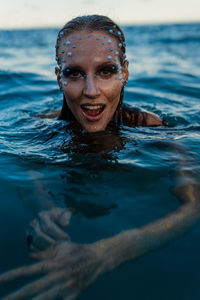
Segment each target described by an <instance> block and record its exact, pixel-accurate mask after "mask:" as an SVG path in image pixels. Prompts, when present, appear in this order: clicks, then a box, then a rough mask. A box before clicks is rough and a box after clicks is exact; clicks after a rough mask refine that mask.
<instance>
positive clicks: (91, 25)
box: [56, 15, 126, 123]
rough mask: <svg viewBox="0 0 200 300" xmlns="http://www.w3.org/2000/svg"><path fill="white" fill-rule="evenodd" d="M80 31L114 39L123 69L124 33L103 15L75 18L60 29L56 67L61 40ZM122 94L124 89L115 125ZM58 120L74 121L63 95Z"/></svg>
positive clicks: (124, 53) (124, 58) (119, 119)
mask: <svg viewBox="0 0 200 300" xmlns="http://www.w3.org/2000/svg"><path fill="white" fill-rule="evenodd" d="M82 30H86V31H88V32H93V31H101V32H105V33H106V34H107V35H109V36H111V37H114V38H115V40H117V42H118V46H119V47H118V48H119V59H120V63H121V65H122V67H123V65H124V63H125V62H126V43H125V36H124V33H123V31H122V29H121V28H120V26H119V25H117V24H116V23H115V22H114V21H112V20H111V19H110V18H108V17H107V16H103V15H88V16H80V17H76V18H74V19H72V20H71V21H69V22H68V23H66V24H65V25H64V26H63V27H62V28H61V29H60V31H59V33H58V37H57V42H56V59H57V63H58V65H60V58H59V48H60V45H61V42H62V39H63V38H64V37H67V36H68V35H70V34H73V33H74V32H77V31H82ZM123 94H124V87H123V88H122V90H121V94H120V100H119V104H118V107H117V109H116V112H115V115H114V120H115V121H117V123H121V116H122V103H123ZM59 119H67V120H74V119H75V118H74V116H73V114H72V113H71V111H70V109H69V107H68V105H67V102H66V99H65V96H64V94H63V106H62V110H61V113H60V116H59Z"/></svg>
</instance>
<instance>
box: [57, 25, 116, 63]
mask: <svg viewBox="0 0 200 300" xmlns="http://www.w3.org/2000/svg"><path fill="white" fill-rule="evenodd" d="M119 51H120V49H119V46H118V41H117V40H116V38H115V37H113V36H112V35H110V34H109V33H107V34H106V33H105V32H101V31H93V32H89V31H85V30H84V31H77V32H74V33H73V34H70V35H68V36H66V37H63V38H62V40H61V46H60V47H59V55H60V56H61V58H62V62H63V63H83V62H85V63H86V62H87V64H88V62H89V63H92V62H97V63H98V62H103V61H119Z"/></svg>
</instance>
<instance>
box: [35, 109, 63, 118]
mask: <svg viewBox="0 0 200 300" xmlns="http://www.w3.org/2000/svg"><path fill="white" fill-rule="evenodd" d="M59 115H60V110H54V111H52V112H50V113H47V114H40V115H39V117H40V118H41V119H53V118H56V117H59Z"/></svg>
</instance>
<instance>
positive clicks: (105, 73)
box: [98, 65, 118, 79]
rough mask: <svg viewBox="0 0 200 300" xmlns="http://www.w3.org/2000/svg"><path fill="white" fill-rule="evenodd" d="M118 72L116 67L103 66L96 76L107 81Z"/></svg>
mask: <svg viewBox="0 0 200 300" xmlns="http://www.w3.org/2000/svg"><path fill="white" fill-rule="evenodd" d="M117 72H118V69H117V66H115V65H110V66H105V67H102V68H101V69H100V70H99V71H98V74H99V75H100V77H102V78H104V79H108V78H110V77H112V75H113V74H116V73H117Z"/></svg>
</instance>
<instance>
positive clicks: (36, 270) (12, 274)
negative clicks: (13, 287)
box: [0, 262, 55, 283]
mask: <svg viewBox="0 0 200 300" xmlns="http://www.w3.org/2000/svg"><path fill="white" fill-rule="evenodd" d="M54 265H55V263H53V262H46V263H44V262H40V263H37V264H34V265H31V266H25V267H20V268H17V269H15V270H11V271H8V272H6V273H4V274H2V275H0V283H4V282H6V281H10V280H13V279H17V278H18V277H24V276H32V275H37V274H44V273H46V272H48V271H50V270H52V269H53V267H54Z"/></svg>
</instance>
